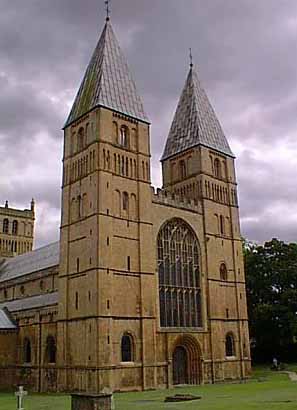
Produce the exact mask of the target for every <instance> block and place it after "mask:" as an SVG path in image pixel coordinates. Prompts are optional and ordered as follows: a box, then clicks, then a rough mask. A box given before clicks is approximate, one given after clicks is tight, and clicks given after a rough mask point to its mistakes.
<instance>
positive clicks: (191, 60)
mask: <svg viewBox="0 0 297 410" xmlns="http://www.w3.org/2000/svg"><path fill="white" fill-rule="evenodd" d="M190 67H191V68H193V54H192V49H191V48H190Z"/></svg>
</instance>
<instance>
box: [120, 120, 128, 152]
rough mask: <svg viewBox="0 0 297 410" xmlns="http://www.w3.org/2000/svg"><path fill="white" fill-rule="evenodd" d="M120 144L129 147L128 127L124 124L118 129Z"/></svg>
mask: <svg viewBox="0 0 297 410" xmlns="http://www.w3.org/2000/svg"><path fill="white" fill-rule="evenodd" d="M120 145H122V147H125V148H128V147H129V135H128V128H127V127H126V126H125V125H123V126H122V127H121V129H120Z"/></svg>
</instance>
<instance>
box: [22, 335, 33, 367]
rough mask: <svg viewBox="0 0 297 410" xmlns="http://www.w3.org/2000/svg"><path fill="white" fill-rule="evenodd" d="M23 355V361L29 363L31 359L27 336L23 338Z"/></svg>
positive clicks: (29, 343)
mask: <svg viewBox="0 0 297 410" xmlns="http://www.w3.org/2000/svg"><path fill="white" fill-rule="evenodd" d="M23 355H24V356H23V359H24V363H31V361H32V351H31V342H30V340H29V339H28V338H27V337H26V338H25V339H24V346H23Z"/></svg>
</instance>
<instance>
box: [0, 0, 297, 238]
mask: <svg viewBox="0 0 297 410" xmlns="http://www.w3.org/2000/svg"><path fill="white" fill-rule="evenodd" d="M0 6H1V10H2V13H1V15H0V87H1V93H0V152H1V153H2V158H3V161H2V164H1V165H0V171H1V173H2V174H3V173H5V172H6V173H7V172H8V170H9V175H7V177H6V179H5V183H4V184H3V183H1V184H0V197H1V198H5V197H6V196H9V197H10V198H11V200H14V201H16V202H17V203H18V204H21V203H25V204H26V203H27V201H28V196H29V197H30V196H32V195H33V194H34V196H37V197H38V199H39V204H40V205H39V206H40V208H39V211H40V219H39V221H38V224H39V228H38V238H39V239H38V243H45V242H46V238H48V239H49V240H50V239H53V238H54V237H55V233H54V232H58V221H59V198H60V169H61V162H60V160H61V144H62V132H61V131H60V129H61V127H62V125H63V122H64V120H65V118H66V116H67V114H68V110H69V107H68V106H67V103H69V102H71V100H73V98H74V96H75V93H76V91H77V87H78V86H79V82H80V80H81V78H82V76H83V73H84V70H85V67H86V65H87V63H88V61H89V58H90V56H91V53H92V52H93V49H94V47H95V45H96V42H97V40H98V36H99V34H100V31H101V29H102V25H103V24H104V3H103V1H102V3H100V2H99V3H98V1H97V0H84V1H81V0H43V1H40V2H36V1H34V0H26V1H25V2H24V1H21V0H16V1H14V2H11V0H0ZM296 12H297V3H296V1H295V0H282V1H281V2H280V1H279V0H261V1H259V0H228V1H226V0H211V1H205V0H187V2H181V1H180V0H170V1H169V0H167V1H165V0H164V1H163V0H162V1H160V0H150V1H147V0H125V1H122V0H113V1H112V22H113V26H114V29H115V32H116V34H117V36H118V38H119V41H120V43H121V44H122V47H123V49H124V52H125V54H126V55H127V58H128V60H129V63H130V66H131V68H132V71H133V72H134V74H135V78H136V82H137V85H138V88H139V91H140V93H141V94H142V95H143V100H144V104H145V108H146V111H147V112H148V114H149V117H150V119H151V121H152V150H153V167H154V175H155V179H156V180H158V178H157V177H156V175H157V173H156V169H158V168H159V164H158V159H159V157H160V156H161V154H162V151H163V146H164V142H165V138H166V136H167V134H168V130H169V127H170V123H171V121H172V117H173V114H174V110H175V107H176V105H177V101H178V98H179V95H180V92H181V90H182V87H183V85H184V82H185V78H186V75H187V70H188V63H189V57H188V49H189V47H192V49H193V54H194V59H195V62H196V65H197V66H198V70H199V73H200V77H201V80H202V83H203V85H204V87H205V89H206V90H207V93H208V94H209V96H210V100H211V102H212V103H213V105H214V107H215V110H216V112H217V114H218V117H219V119H220V121H221V122H222V125H223V128H224V130H225V132H226V135H227V137H230V139H231V141H233V142H234V145H235V146H236V144H240V145H241V146H244V147H245V148H246V151H245V152H244V153H242V154H241V155H239V158H238V161H237V166H238V177H239V187H240V201H241V214H242V217H243V224H242V226H243V230H244V234H245V235H248V237H250V238H251V239H257V238H259V240H262V239H269V235H270V236H274V235H273V232H276V233H277V234H278V235H281V236H282V238H283V239H286V238H292V232H293V227H295V231H296V224H295V225H294V223H293V222H292V221H290V222H288V217H286V216H284V218H283V223H281V222H278V221H277V220H276V218H275V216H272V213H271V212H270V211H271V209H272V208H273V207H276V206H278V207H281V209H283V210H284V212H283V213H284V214H286V213H287V212H288V209H289V208H290V207H292V205H293V204H294V201H296V193H295V191H294V189H293V188H292V186H293V183H294V178H293V177H292V174H294V171H293V169H292V168H293V167H294V164H293V165H292V164H286V160H285V158H282V159H280V161H279V166H281V167H282V170H281V172H278V162H277V161H278V158H277V155H276V156H274V164H270V165H269V164H267V163H266V162H265V161H260V160H259V159H258V157H257V159H255V157H254V156H253V155H252V152H255V151H257V150H258V151H260V150H267V152H270V153H271V152H272V151H273V146H274V144H275V142H276V141H279V142H280V141H281V143H282V144H283V146H284V147H288V148H289V147H290V149H292V150H294V151H297V143H295V135H296V131H297V129H296V128H297V127H296V122H295V117H296V108H297V107H296V103H297V87H296V83H297V81H296V80H297V78H296V75H297V72H296V68H295V67H296V57H295V53H294V52H293V50H295V48H296V37H297V26H296V27H295V28H294V27H293V25H292V23H290V19H291V16H295V15H296ZM1 73H2V74H1ZM3 73H5V76H6V77H4V75H3ZM13 81H14V84H13ZM53 97H56V98H57V100H53ZM252 110H254V112H252V114H251V113H249V115H247V113H248V112H249V111H252ZM39 138H43V141H42V144H41V147H40V150H41V152H40V155H37V154H36V152H35V151H34V150H33V147H34V144H36V142H40V141H39ZM47 144H48V145H50V146H51V154H50V161H45V160H44V158H47V157H48V153H47V150H46V146H47ZM33 151H34V153H33ZM24 152H25V155H24ZM3 154H4V157H3ZM39 161H40V162H39ZM32 163H34V164H35V167H34V171H32V174H31V179H30V184H27V181H24V180H23V178H22V172H21V170H22V169H23V171H24V172H26V173H30V169H31V165H32ZM44 166H47V167H52V169H53V172H49V171H48V170H47V172H45V178H48V180H46V181H45V179H40V178H37V175H42V173H43V172H44V171H43V170H44ZM57 168H58V169H59V172H57ZM28 192H29V195H28ZM31 192H32V193H31ZM295 203H296V202H295ZM46 213H48V215H49V218H50V220H51V221H55V222H52V223H51V226H50V227H49V226H48V224H47V223H46V221H47V218H46ZM255 215H260V217H261V222H262V223H265V229H262V230H261V229H260V228H259V227H258V225H257V224H255V223H254V222H252V218H254V217H255ZM260 225H261V223H260ZM268 226H269V227H270V228H269V229H267V227H268ZM53 227H54V228H53Z"/></svg>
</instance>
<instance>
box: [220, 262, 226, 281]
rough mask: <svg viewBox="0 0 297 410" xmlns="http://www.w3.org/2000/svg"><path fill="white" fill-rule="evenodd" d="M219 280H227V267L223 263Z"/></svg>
mask: <svg viewBox="0 0 297 410" xmlns="http://www.w3.org/2000/svg"><path fill="white" fill-rule="evenodd" d="M220 278H221V280H227V279H228V271H227V266H226V265H225V263H221V266H220Z"/></svg>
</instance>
